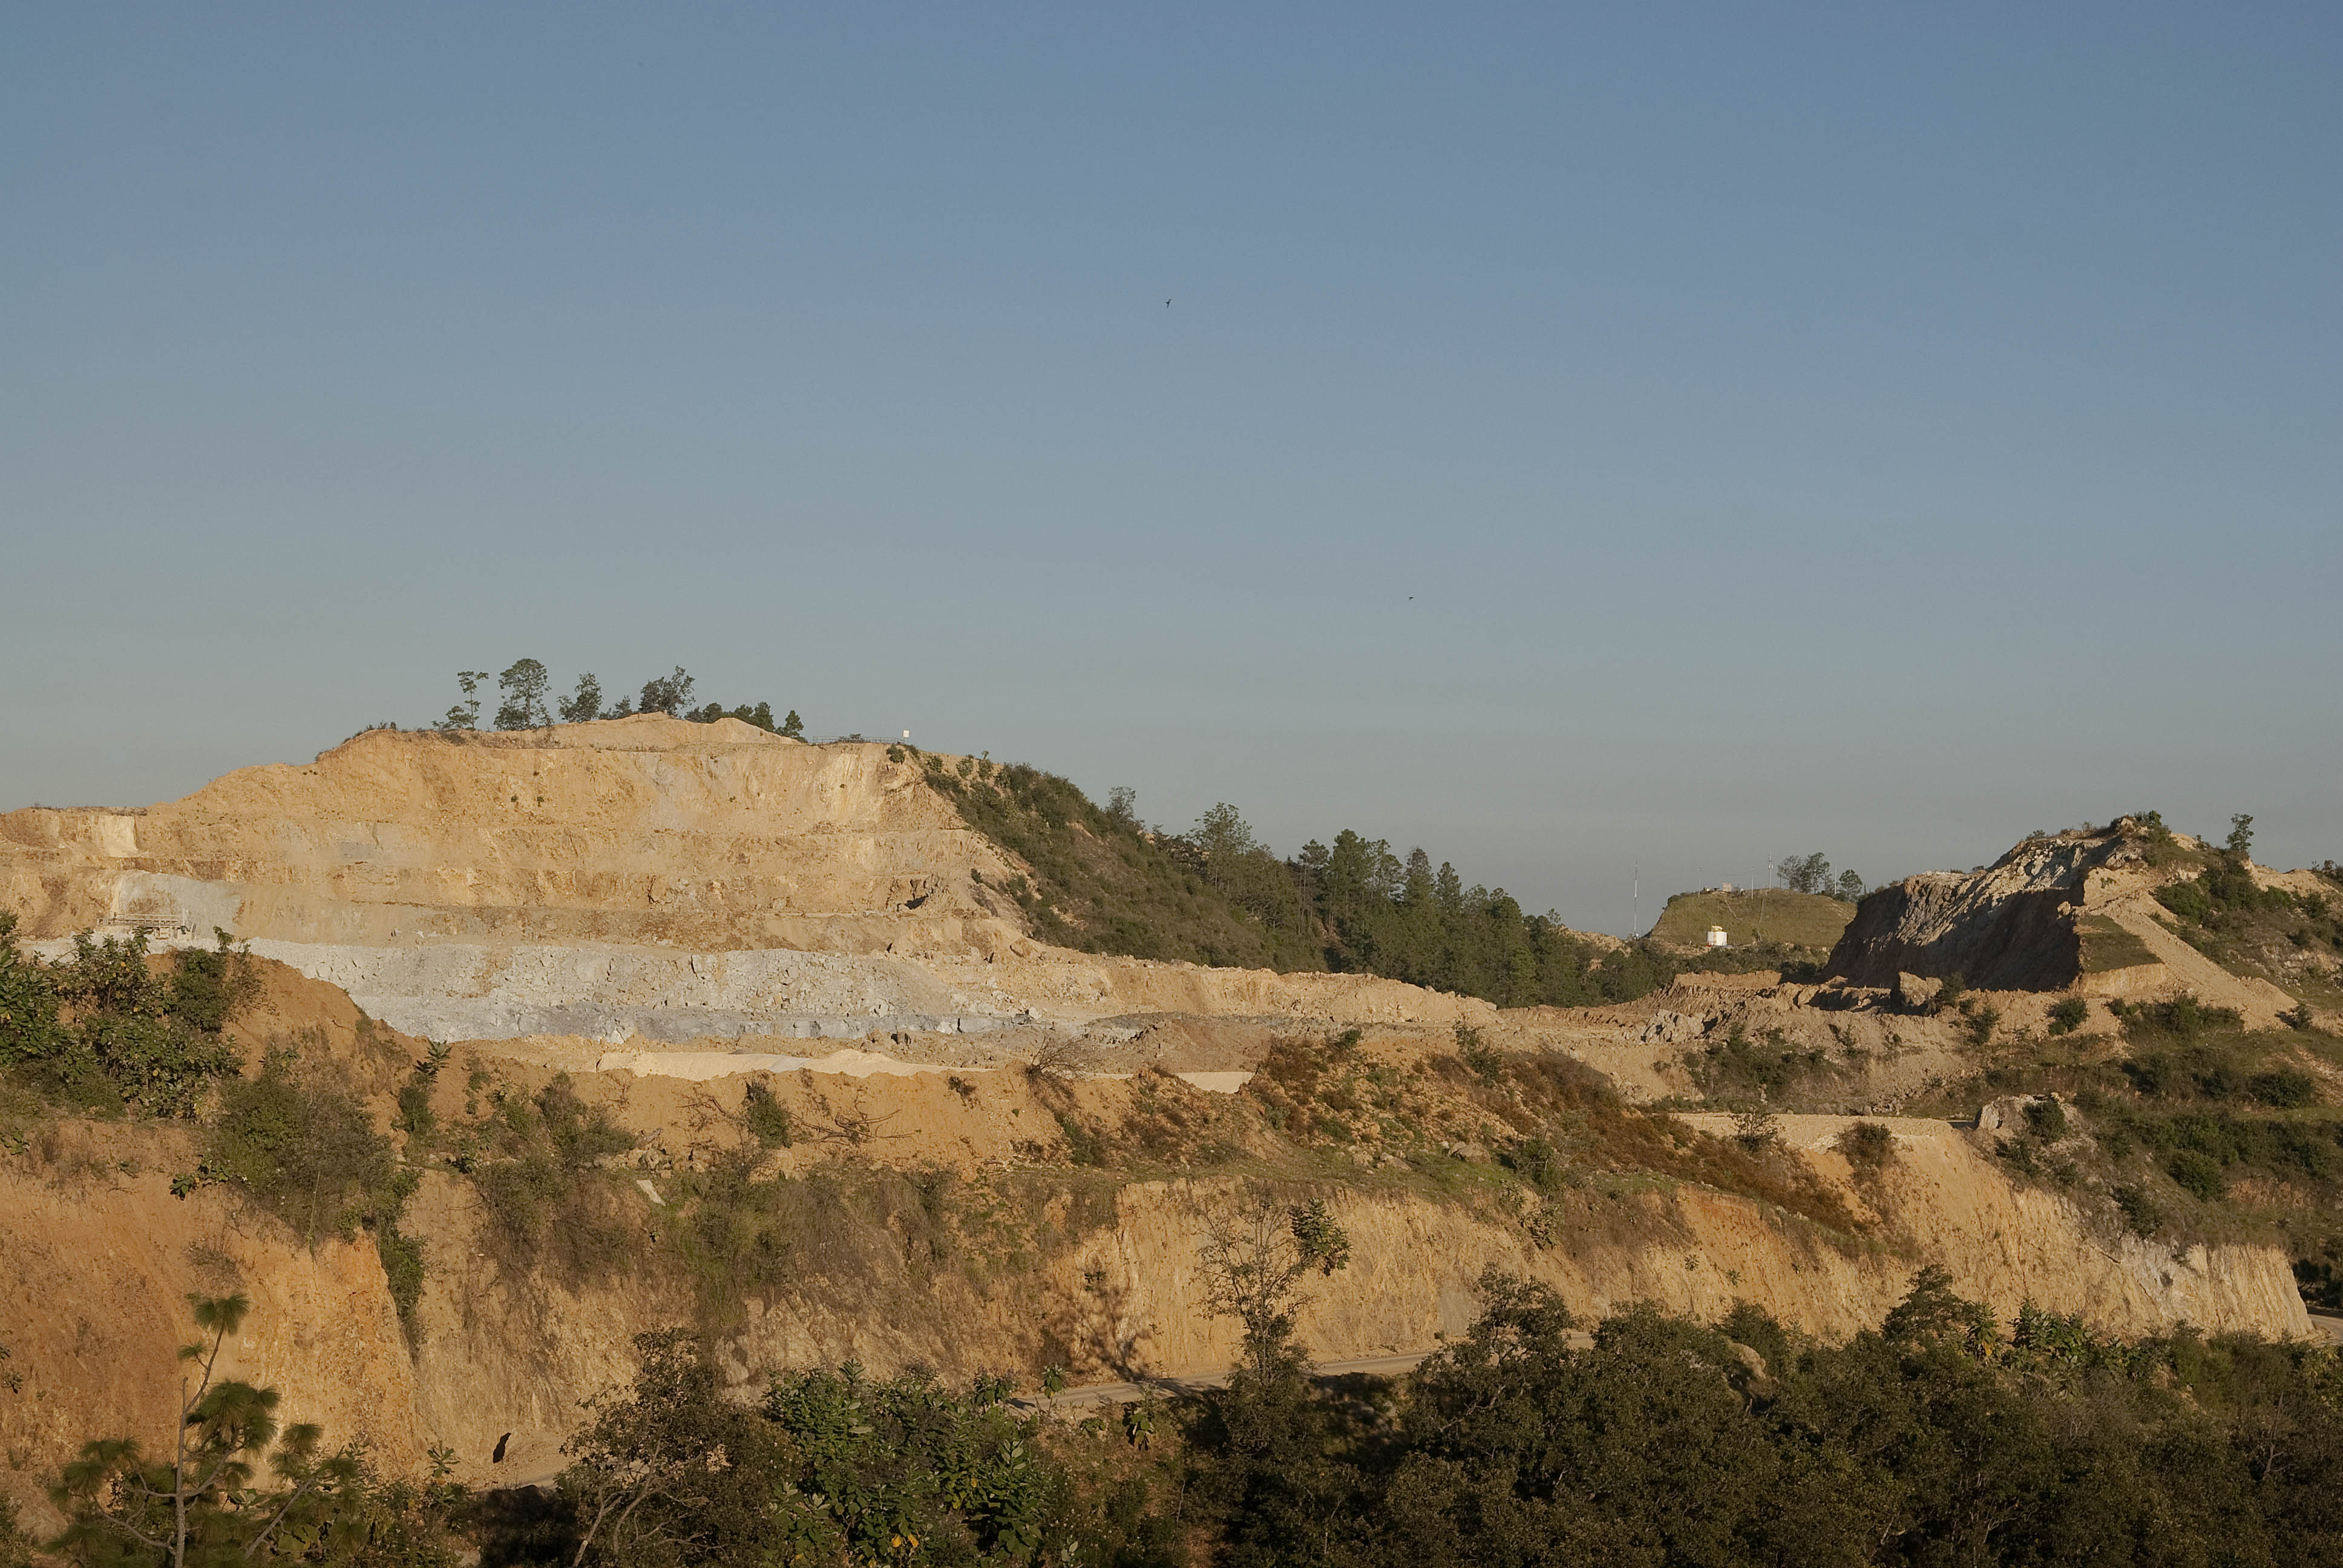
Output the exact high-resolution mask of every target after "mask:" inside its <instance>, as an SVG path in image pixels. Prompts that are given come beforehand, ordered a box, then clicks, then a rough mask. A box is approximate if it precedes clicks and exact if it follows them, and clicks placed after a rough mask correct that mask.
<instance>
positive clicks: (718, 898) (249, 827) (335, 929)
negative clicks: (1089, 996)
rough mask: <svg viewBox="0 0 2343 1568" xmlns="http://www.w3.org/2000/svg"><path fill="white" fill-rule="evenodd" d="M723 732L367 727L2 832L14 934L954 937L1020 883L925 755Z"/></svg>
mask: <svg viewBox="0 0 2343 1568" xmlns="http://www.w3.org/2000/svg"><path fill="white" fill-rule="evenodd" d="M887 753H888V748H886V747H885V746H883V745H855V744H846V745H832V746H809V745H806V744H803V743H801V742H799V741H795V740H789V739H783V738H782V737H779V736H777V735H769V734H767V733H765V732H764V731H762V730H759V729H755V728H753V727H752V726H749V725H746V724H742V723H740V722H739V721H738V720H737V719H720V720H719V721H718V722H716V723H714V724H692V723H687V722H685V721H683V720H680V719H666V718H661V717H658V716H650V717H638V718H632V719H606V720H603V721H601V722H598V723H593V724H575V725H558V726H555V727H553V728H551V729H536V730H525V731H515V732H512V733H493V732H466V733H461V734H456V735H443V734H440V733H437V732H436V731H428V730H426V731H407V732H401V731H395V730H370V731H368V732H367V733H365V734H363V735H360V736H357V738H355V739H351V740H350V741H348V742H347V743H345V744H344V745H341V746H338V747H337V748H335V749H333V750H331V751H328V752H326V753H324V754H323V755H321V756H320V757H319V758H318V759H317V760H316V761H315V762H314V763H311V764H309V765H307V766H306V767H297V766H287V765H282V764H274V765H270V766H267V767H261V768H246V769H240V770H238V771H236V772H234V773H230V774H228V775H226V777H225V778H222V779H217V780H215V781H214V782H213V783H211V784H208V785H206V786H205V787H204V788H203V789H198V790H196V792H195V793H194V794H192V795H189V796H187V797H186V798H185V799H180V800H174V801H169V802H166V803H165V804H162V805H158V806H152V807H149V808H147V809H146V810H144V811H140V812H122V811H107V810H101V809H69V810H52V809H41V808H34V809H26V810H20V811H14V812H10V813H8V814H6V815H5V816H0V900H5V903H6V904H7V905H8V906H9V907H13V908H15V909H16V910H20V911H21V912H22V913H23V914H24V915H25V935H26V936H27V937H56V936H63V935H65V934H67V933H69V932H71V931H74V930H79V929H82V928H85V927H88V926H91V925H96V924H101V923H103V922H106V921H107V920H113V921H115V922H116V923H117V924H123V925H127V924H129V923H131V922H134V921H136V920H147V921H151V922H153V923H157V924H170V923H179V924H184V925H187V926H190V927H192V928H194V929H195V930H196V932H197V934H206V933H207V931H208V929H209V927H211V926H213V925H220V926H225V927H226V928H227V929H228V930H233V931H235V932H236V933H237V934H238V935H240V936H246V937H259V938H275V939H278V940H288V941H303V942H355V943H384V942H389V941H392V940H407V941H412V940H418V939H436V940H450V939H453V940H464V939H471V940H498V941H520V940H538V941H578V940H588V941H607V942H629V943H679V944H686V945H691V946H698V947H702V948H707V949H710V950H731V949H742V948H758V947H799V948H810V949H824V948H828V949H833V950H850V951H851V950H870V949H871V948H873V947H876V948H880V949H883V948H884V947H885V946H886V945H887V944H888V943H889V942H890V941H895V940H899V939H902V938H910V939H911V940H920V939H925V940H930V941H939V942H944V943H947V944H949V945H953V946H963V947H964V946H966V945H968V938H967V935H966V933H965V932H964V931H963V930H960V922H962V921H968V920H975V921H977V922H979V923H980V924H985V925H989V924H990V915H989V912H988V911H987V910H986V909H985V908H984V906H983V905H982V903H981V902H980V900H979V899H978V898H977V897H976V895H975V884H974V883H973V882H972V880H971V879H970V872H971V871H975V872H980V873H982V874H984V875H987V876H992V877H996V878H998V877H1001V876H1005V875H1007V874H1009V873H1010V871H1011V864H1010V862H1008V861H1007V860H1005V859H1003V858H1002V857H1001V855H1000V854H999V853H998V851H996V850H995V849H993V848H992V847H991V846H990V844H989V843H987V842H986V841H985V840H984V839H982V838H981V837H980V835H978V834H976V833H973V832H971V831H970V830H969V829H967V828H966V827H964V826H963V825H962V824H961V822H960V818H959V816H958V814H957V813H956V812H955V811H954V810H953V809H952V808H951V805H950V802H949V801H946V800H945V799H942V798H941V797H940V796H939V795H937V794H936V792H935V791H934V790H933V789H930V788H929V787H928V786H927V784H926V783H925V782H924V780H923V779H922V778H921V776H920V768H919V766H918V764H917V763H916V762H912V761H910V760H908V759H907V760H905V761H902V762H890V760H889V759H888V755H887Z"/></svg>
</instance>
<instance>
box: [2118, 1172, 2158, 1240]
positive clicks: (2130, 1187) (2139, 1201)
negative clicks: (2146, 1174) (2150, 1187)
mask: <svg viewBox="0 0 2343 1568" xmlns="http://www.w3.org/2000/svg"><path fill="white" fill-rule="evenodd" d="M2115 1201H2116V1208H2117V1211H2120V1212H2121V1213H2122V1215H2123V1217H2124V1223H2125V1224H2126V1225H2127V1226H2129V1227H2130V1228H2131V1233H2132V1234H2133V1235H2135V1236H2139V1237H2143V1238H2145V1237H2148V1236H2153V1235H2155V1234H2156V1232H2157V1227H2158V1226H2160V1225H2162V1224H2163V1223H2164V1211H2163V1210H2162V1209H2160V1208H2158V1207H2157V1202H2156V1200H2155V1199H2154V1198H2152V1197H2150V1196H2149V1195H2148V1191H2147V1188H2145V1187H2142V1186H2139V1185H2137V1183H2131V1184H2127V1185H2124V1186H2120V1187H2117V1189H2116V1190H2115Z"/></svg>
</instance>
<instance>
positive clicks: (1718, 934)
mask: <svg viewBox="0 0 2343 1568" xmlns="http://www.w3.org/2000/svg"><path fill="white" fill-rule="evenodd" d="M1708 945H1709V946H1710V947H1713V948H1721V947H1723V946H1724V945H1725V928H1724V927H1723V926H1711V927H1709V928H1708Z"/></svg>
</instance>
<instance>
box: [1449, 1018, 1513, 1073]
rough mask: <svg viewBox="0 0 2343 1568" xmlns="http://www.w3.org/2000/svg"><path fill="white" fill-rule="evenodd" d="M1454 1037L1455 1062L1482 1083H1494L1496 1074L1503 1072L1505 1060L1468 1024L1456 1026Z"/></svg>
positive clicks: (1479, 1032)
mask: <svg viewBox="0 0 2343 1568" xmlns="http://www.w3.org/2000/svg"><path fill="white" fill-rule="evenodd" d="M1455 1035H1456V1057H1457V1060H1460V1061H1462V1062H1463V1064H1464V1065H1465V1066H1466V1067H1468V1068H1470V1069H1472V1070H1473V1075H1474V1076H1475V1077H1477V1078H1479V1079H1480V1081H1482V1082H1483V1083H1494V1082H1495V1081H1497V1074H1498V1073H1500V1072H1502V1071H1503V1070H1504V1065H1505V1059H1504V1058H1503V1056H1501V1055H1499V1054H1498V1052H1497V1050H1496V1048H1495V1047H1493V1046H1492V1045H1490V1044H1489V1043H1488V1041H1486V1040H1483V1039H1482V1038H1481V1031H1480V1030H1477V1029H1474V1028H1473V1026H1472V1025H1471V1024H1469V1023H1460V1024H1458V1025H1456V1027H1455Z"/></svg>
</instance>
